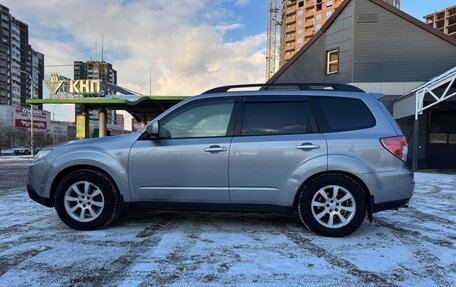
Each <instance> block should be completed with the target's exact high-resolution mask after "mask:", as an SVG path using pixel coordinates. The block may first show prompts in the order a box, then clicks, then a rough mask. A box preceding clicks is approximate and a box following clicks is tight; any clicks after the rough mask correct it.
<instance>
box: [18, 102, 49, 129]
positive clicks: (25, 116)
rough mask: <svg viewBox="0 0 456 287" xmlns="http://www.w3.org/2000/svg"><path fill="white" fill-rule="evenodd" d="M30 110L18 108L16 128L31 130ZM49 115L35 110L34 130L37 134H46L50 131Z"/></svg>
mask: <svg viewBox="0 0 456 287" xmlns="http://www.w3.org/2000/svg"><path fill="white" fill-rule="evenodd" d="M30 122H31V121H30V109H29V108H26V107H18V108H15V109H14V127H16V128H22V129H29V128H30ZM48 125H49V124H48V119H47V113H46V112H45V111H43V110H39V109H33V129H34V130H35V131H37V132H46V131H47V129H48Z"/></svg>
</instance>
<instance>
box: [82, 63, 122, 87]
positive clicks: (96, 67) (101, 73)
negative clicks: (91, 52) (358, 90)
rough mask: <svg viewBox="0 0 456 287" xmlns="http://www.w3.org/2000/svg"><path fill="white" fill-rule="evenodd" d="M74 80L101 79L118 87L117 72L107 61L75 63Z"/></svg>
mask: <svg viewBox="0 0 456 287" xmlns="http://www.w3.org/2000/svg"><path fill="white" fill-rule="evenodd" d="M74 79H75V80H80V79H100V80H103V81H106V82H109V83H111V84H114V85H117V71H116V70H114V69H113V68H112V64H110V63H107V62H105V61H87V62H82V61H75V62H74Z"/></svg>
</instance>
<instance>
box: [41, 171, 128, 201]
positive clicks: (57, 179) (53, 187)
mask: <svg viewBox="0 0 456 287" xmlns="http://www.w3.org/2000/svg"><path fill="white" fill-rule="evenodd" d="M80 170H91V171H97V172H101V173H103V174H104V175H106V176H107V177H108V178H109V179H110V180H112V182H113V183H114V185H115V186H116V187H117V190H119V185H118V184H117V182H116V180H115V179H114V178H113V177H112V176H111V174H109V172H107V171H106V170H104V169H102V168H100V167H98V166H95V165H90V164H79V165H72V166H69V167H66V168H64V169H62V170H61V171H59V172H58V173H57V175H56V176H55V177H54V179H53V180H52V183H51V189H50V196H49V199H50V200H51V203H52V205H53V206H54V199H55V192H56V189H57V185H58V184H59V182H60V181H61V180H62V179H63V178H64V177H65V176H67V175H69V174H70V173H72V172H75V171H80ZM119 196H120V198H121V200H122V193H121V192H120V190H119ZM122 201H123V200H122Z"/></svg>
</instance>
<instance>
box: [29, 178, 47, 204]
mask: <svg viewBox="0 0 456 287" xmlns="http://www.w3.org/2000/svg"><path fill="white" fill-rule="evenodd" d="M27 192H28V195H29V197H30V198H31V199H33V200H34V201H36V202H38V203H39V204H42V205H44V206H47V207H52V206H53V204H52V201H51V200H50V199H49V198H45V197H41V196H39V195H38V193H37V192H36V190H35V189H34V188H33V187H32V186H31V185H30V184H27Z"/></svg>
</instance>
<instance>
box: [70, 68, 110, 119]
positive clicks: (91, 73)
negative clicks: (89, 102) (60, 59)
mask: <svg viewBox="0 0 456 287" xmlns="http://www.w3.org/2000/svg"><path fill="white" fill-rule="evenodd" d="M73 65H74V68H73V78H74V79H75V80H86V79H100V80H102V81H105V82H108V83H111V84H114V85H117V71H116V70H114V69H113V68H112V64H110V63H107V62H105V61H86V62H83V61H74V64H73ZM103 92H104V93H105V94H108V93H109V91H107V90H104V91H103ZM81 112H82V110H81V106H79V105H76V114H80V113H81ZM90 120H91V121H98V113H97V111H95V110H92V111H91V112H90ZM106 121H107V123H108V125H115V124H116V111H114V110H107V111H106Z"/></svg>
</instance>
